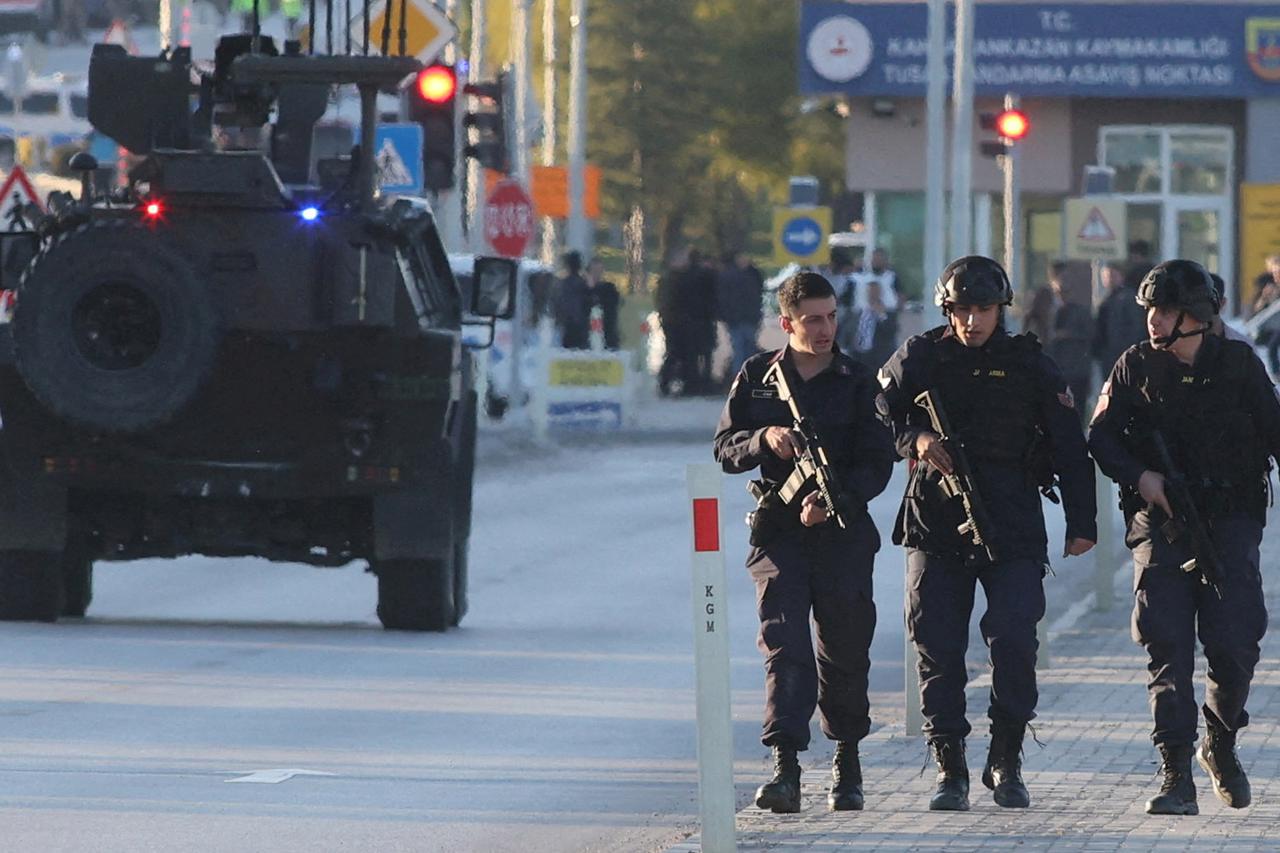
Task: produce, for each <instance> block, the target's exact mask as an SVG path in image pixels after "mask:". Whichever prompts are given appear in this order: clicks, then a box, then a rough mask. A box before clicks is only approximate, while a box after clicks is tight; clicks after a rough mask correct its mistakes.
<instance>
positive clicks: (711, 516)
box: [686, 463, 737, 853]
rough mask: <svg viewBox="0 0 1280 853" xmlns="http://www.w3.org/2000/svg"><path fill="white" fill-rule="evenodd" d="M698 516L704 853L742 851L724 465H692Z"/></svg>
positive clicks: (696, 639)
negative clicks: (735, 775)
mask: <svg viewBox="0 0 1280 853" xmlns="http://www.w3.org/2000/svg"><path fill="white" fill-rule="evenodd" d="M686 478H687V481H688V485H689V498H690V500H691V502H692V503H691V509H692V514H693V578H692V579H693V647H694V666H695V670H696V677H697V713H698V799H699V801H700V805H701V815H702V850H703V851H704V853H721V851H732V850H735V849H736V847H737V842H736V834H735V825H734V818H735V801H734V792H733V718H732V715H731V708H730V691H729V630H728V629H729V626H728V622H727V619H726V617H727V615H728V595H727V590H726V588H725V569H724V552H722V551H721V550H720V541H721V539H722V538H723V537H722V536H721V533H722V531H721V529H720V483H721V480H722V479H723V474H722V473H721V471H720V466H719V465H714V464H710V463H700V464H696V465H689V466H688V468H687V473H686Z"/></svg>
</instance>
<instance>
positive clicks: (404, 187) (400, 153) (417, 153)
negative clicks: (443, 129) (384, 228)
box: [373, 122, 423, 194]
mask: <svg viewBox="0 0 1280 853" xmlns="http://www.w3.org/2000/svg"><path fill="white" fill-rule="evenodd" d="M373 170H374V183H376V184H377V186H378V189H379V190H381V191H382V192H384V193H402V194H420V193H421V192H422V181H423V169H422V125H420V124H415V123H411V122H410V123H404V124H380V125H378V127H377V129H376V130H375V131H374V136H373Z"/></svg>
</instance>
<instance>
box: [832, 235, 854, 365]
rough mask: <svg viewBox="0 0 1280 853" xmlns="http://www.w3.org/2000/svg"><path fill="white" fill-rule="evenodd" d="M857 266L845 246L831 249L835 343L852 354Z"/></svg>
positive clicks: (846, 353) (842, 350)
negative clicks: (835, 316) (834, 305)
mask: <svg viewBox="0 0 1280 853" xmlns="http://www.w3.org/2000/svg"><path fill="white" fill-rule="evenodd" d="M857 272H858V267H857V265H856V264H854V262H853V253H852V252H851V251H850V250H849V249H848V248H847V247H845V246H835V247H833V248H832V249H831V278H830V281H831V287H832V289H834V290H835V293H836V306H837V307H836V311H837V315H838V316H837V318H836V319H837V323H836V343H837V344H838V345H839V347H840V350H841V352H843V353H844V354H845V355H848V356H851V357H853V356H854V347H853V343H854V338H855V337H856V336H857V333H858V307H857V299H858V285H857V282H856V281H855V277H856V275H857Z"/></svg>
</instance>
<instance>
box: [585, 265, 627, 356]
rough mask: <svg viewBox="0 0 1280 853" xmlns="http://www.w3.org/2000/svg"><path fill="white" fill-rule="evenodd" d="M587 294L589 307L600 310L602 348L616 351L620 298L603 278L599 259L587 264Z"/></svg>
mask: <svg viewBox="0 0 1280 853" xmlns="http://www.w3.org/2000/svg"><path fill="white" fill-rule="evenodd" d="M587 292H588V295H589V300H590V305H591V307H596V308H599V309H600V326H601V333H602V335H603V337H604V348H605V349H607V350H616V349H617V348H618V346H619V344H620V340H619V337H620V336H619V334H618V307H619V306H620V305H621V304H622V297H621V296H620V295H619V294H618V288H617V286H616V285H615V284H614V283H613V282H611V281H609V280H608V279H606V278H605V277H604V262H603V261H601V260H600V258H599V257H595V258H592V259H591V263H589V264H587Z"/></svg>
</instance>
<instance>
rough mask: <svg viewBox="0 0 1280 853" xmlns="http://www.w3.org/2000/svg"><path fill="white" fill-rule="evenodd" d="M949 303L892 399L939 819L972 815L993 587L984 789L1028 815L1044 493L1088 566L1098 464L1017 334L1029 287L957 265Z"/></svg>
mask: <svg viewBox="0 0 1280 853" xmlns="http://www.w3.org/2000/svg"><path fill="white" fill-rule="evenodd" d="M935 299H936V301H937V303H938V304H939V305H941V306H942V310H943V313H944V315H945V316H946V319H947V322H946V324H945V325H943V326H939V327H938V328H936V329H932V330H930V331H928V332H925V333H924V334H922V335H919V336H917V337H914V338H912V339H910V340H908V341H907V342H906V343H904V344H903V345H902V347H901V348H900V349H899V350H898V351H897V352H896V353H895V354H894V355H893V357H892V358H890V359H889V362H888V363H887V364H885V366H884V367H883V368H882V369H881V370H880V374H879V379H880V385H881V388H882V393H881V395H880V397H879V398H878V399H877V407H878V409H879V411H880V414H881V417H882V418H883V419H884V420H885V422H886V423H888V424H889V425H890V426H891V427H892V428H893V432H894V440H895V443H896V446H897V451H898V454H899V455H900V456H902V457H903V458H905V459H907V460H909V464H910V467H911V473H910V478H909V480H908V483H907V491H906V495H905V496H904V498H903V502H902V507H901V509H900V511H899V513H898V521H897V524H896V526H895V530H894V534H893V541H894V542H895V543H896V544H899V545H904V546H906V549H907V589H908V601H907V624H908V630H909V632H910V635H911V639H912V642H913V643H914V644H915V647H916V650H917V652H918V653H919V672H920V700H921V709H922V711H923V713H924V718H925V723H924V730H925V734H926V737H927V738H928V741H929V746H930V749H931V750H932V752H933V754H934V758H935V760H936V762H937V764H938V771H939V772H938V787H937V791H936V792H935V794H934V796H933V799H932V800H931V801H930V803H929V808H930V809H934V810H967V809H968V808H969V771H968V766H967V763H966V761H965V754H964V741H965V738H966V737H967V736H968V734H969V732H970V730H971V729H970V725H969V722H968V720H967V719H966V718H965V685H966V683H967V681H968V673H967V671H966V667H965V648H966V646H967V644H968V636H969V633H968V632H969V616H970V614H971V612H972V610H973V599H974V589H975V586H976V584H977V583H979V582H981V583H982V586H983V589H984V590H985V592H986V597H987V612H986V615H985V616H983V618H982V623H981V626H982V632H983V636H984V637H985V639H986V641H987V645H988V647H989V648H990V650H991V665H992V673H993V674H992V689H991V701H990V705H989V707H988V709H987V714H988V716H989V717H990V718H991V745H990V749H989V751H988V755H987V763H986V767H985V769H984V771H983V774H982V781H983V783H984V784H985V785H986V786H987V787H988V788H991V789H992V790H993V792H994V798H995V801H996V803H997V804H999V805H1001V806H1007V807H1026V806H1028V805H1029V804H1030V794H1029V793H1028V791H1027V789H1026V786H1025V785H1024V784H1023V781H1022V775H1021V750H1022V739H1023V736H1024V733H1025V731H1026V726H1027V723H1028V722H1030V721H1031V720H1032V719H1033V718H1034V717H1035V707H1036V701H1037V690H1036V672H1035V661H1036V651H1037V649H1038V643H1037V640H1036V623H1037V622H1039V621H1040V619H1041V618H1042V617H1043V616H1044V607H1045V599H1044V587H1043V577H1044V573H1045V568H1046V566H1047V565H1048V540H1047V535H1046V533H1045V527H1044V514H1043V511H1042V509H1041V488H1042V487H1043V488H1044V490H1045V491H1046V493H1048V492H1049V490H1050V487H1051V486H1052V484H1053V482H1054V475H1055V474H1056V475H1057V478H1058V479H1059V480H1060V482H1061V486H1062V495H1063V499H1064V501H1065V511H1066V518H1067V537H1066V542H1065V543H1064V548H1063V556H1064V557H1065V556H1067V555H1068V554H1069V555H1073V556H1078V555H1080V554H1083V553H1085V552H1086V551H1088V550H1089V549H1090V548H1092V547H1093V543H1094V541H1095V540H1096V539H1097V534H1096V528H1095V518H1094V516H1095V500H1094V474H1093V464H1092V462H1090V461H1089V457H1088V454H1087V453H1086V452H1085V444H1084V436H1083V434H1082V432H1081V428H1080V423H1079V419H1078V418H1077V416H1076V412H1075V401H1074V399H1073V398H1072V396H1071V392H1070V390H1068V387H1067V384H1066V382H1065V381H1064V380H1063V377H1062V373H1061V372H1060V371H1059V370H1058V368H1057V366H1056V365H1055V364H1054V363H1053V361H1052V360H1051V359H1050V358H1049V357H1048V356H1047V355H1045V354H1044V353H1043V352H1041V350H1040V345H1039V344H1038V343H1037V341H1036V339H1035V337H1034V336H1033V335H1011V334H1009V333H1008V332H1007V331H1006V330H1005V326H1004V312H1005V308H1006V307H1007V306H1008V305H1010V304H1011V303H1012V302H1013V288H1012V287H1011V286H1010V283H1009V277H1008V276H1007V275H1006V274H1005V271H1004V269H1003V268H1002V267H1001V266H1000V265H999V264H998V263H996V262H995V261H993V260H991V259H990V258H984V257H977V256H970V257H964V258H960V259H958V260H955V261H952V262H951V263H950V264H948V265H947V267H946V269H944V270H943V271H942V275H940V276H939V277H938V282H937V285H936V288H935ZM925 391H929V392H931V394H933V395H934V398H935V399H936V400H937V401H938V402H940V403H941V404H942V408H943V409H944V410H945V412H946V414H947V416H948V419H949V421H950V424H949V427H950V431H951V434H950V435H948V436H947V441H945V442H944V441H943V440H942V437H941V436H940V435H939V434H938V433H936V432H935V431H934V430H933V428H932V422H931V420H930V419H929V417H928V416H927V414H926V412H925V410H924V409H923V408H921V407H920V406H919V405H917V403H916V399H917V397H918V395H920V394H921V393H922V392H925ZM957 448H962V449H963V453H964V457H965V459H966V461H967V462H968V464H969V468H970V469H971V471H970V474H971V475H972V481H973V484H974V485H975V486H976V491H977V492H978V493H979V494H980V496H981V498H982V499H983V502H984V504H985V506H986V510H987V515H988V516H989V519H990V521H991V524H990V530H989V531H988V533H989V534H990V535H989V536H988V537H987V539H988V540H989V541H987V542H986V543H985V545H986V547H981V546H980V543H977V542H975V541H974V537H973V535H972V534H971V533H969V532H962V531H961V530H960V529H959V528H961V526H962V525H963V523H964V521H965V515H964V510H963V507H962V502H961V499H960V498H958V497H956V496H954V495H953V494H951V493H950V492H949V490H948V486H947V485H946V483H947V481H946V479H945V478H944V475H951V474H952V473H953V472H954V471H955V470H956V463H957V459H958V454H957V457H956V458H953V456H952V454H953V453H956V452H957ZM1054 499H1055V500H1056V496H1055V498H1054ZM988 549H989V550H988Z"/></svg>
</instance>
